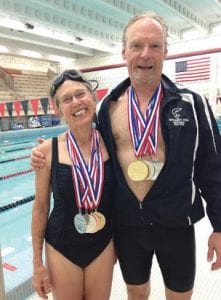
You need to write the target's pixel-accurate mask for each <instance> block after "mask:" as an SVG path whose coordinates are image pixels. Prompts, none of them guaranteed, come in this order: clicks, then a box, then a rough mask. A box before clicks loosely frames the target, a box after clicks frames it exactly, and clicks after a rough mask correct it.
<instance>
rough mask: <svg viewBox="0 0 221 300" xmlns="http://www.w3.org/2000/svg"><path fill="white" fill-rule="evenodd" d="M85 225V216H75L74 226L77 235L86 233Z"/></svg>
mask: <svg viewBox="0 0 221 300" xmlns="http://www.w3.org/2000/svg"><path fill="white" fill-rule="evenodd" d="M87 223H88V222H87V217H85V215H82V214H81V213H78V214H77V215H75V217H74V226H75V229H76V230H77V232H78V233H80V234H83V233H85V232H86V228H87Z"/></svg>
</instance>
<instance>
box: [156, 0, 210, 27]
mask: <svg viewBox="0 0 221 300" xmlns="http://www.w3.org/2000/svg"><path fill="white" fill-rule="evenodd" d="M157 1H158V2H159V3H161V4H163V5H164V6H166V7H168V8H169V9H170V10H172V11H174V12H175V13H176V14H178V15H179V16H180V17H181V18H182V19H184V20H185V21H187V22H188V23H189V24H191V25H192V26H194V27H196V28H197V29H199V30H200V31H202V32H204V33H209V26H208V24H207V23H206V22H205V21H204V20H203V19H201V18H200V17H199V16H198V15H197V14H196V13H195V12H194V11H192V10H191V9H189V8H188V7H187V6H185V5H184V4H183V2H182V3H181V2H180V1H176V0H157ZM199 5H200V4H199Z"/></svg>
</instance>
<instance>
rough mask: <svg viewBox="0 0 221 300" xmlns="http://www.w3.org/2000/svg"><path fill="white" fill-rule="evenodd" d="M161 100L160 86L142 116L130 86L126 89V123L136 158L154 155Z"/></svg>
mask: <svg viewBox="0 0 221 300" xmlns="http://www.w3.org/2000/svg"><path fill="white" fill-rule="evenodd" d="M161 99H162V88H161V84H160V85H159V86H158V88H157V89H156V90H155V91H154V93H153V95H152V97H151V99H150V101H149V104H148V106H147V110H146V115H145V116H144V115H143V114H142V112H141V110H140V107H139V100H138V98H137V96H136V93H135V90H134V88H133V87H132V86H130V87H129V88H128V121H129V130H130V135H131V139H132V143H133V147H134V153H135V156H136V157H142V156H144V155H145V154H146V153H149V154H150V155H153V154H156V149H157V139H158V127H159V107H160V101H161Z"/></svg>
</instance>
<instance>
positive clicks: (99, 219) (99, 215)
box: [92, 211, 106, 231]
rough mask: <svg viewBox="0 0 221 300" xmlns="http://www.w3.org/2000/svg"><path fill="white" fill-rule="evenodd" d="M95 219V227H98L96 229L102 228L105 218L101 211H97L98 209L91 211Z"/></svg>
mask: <svg viewBox="0 0 221 300" xmlns="http://www.w3.org/2000/svg"><path fill="white" fill-rule="evenodd" d="M92 214H93V215H94V216H95V217H96V219H97V228H98V231H99V230H101V229H103V228H104V226H105V224H106V219H105V216H104V215H103V214H102V213H101V212H98V211H95V212H93V213H92Z"/></svg>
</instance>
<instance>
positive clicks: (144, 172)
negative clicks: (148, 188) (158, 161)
mask: <svg viewBox="0 0 221 300" xmlns="http://www.w3.org/2000/svg"><path fill="white" fill-rule="evenodd" d="M153 173H154V168H153V165H152V164H151V162H149V161H145V160H141V159H140V160H137V161H134V162H132V163H130V164H129V166H128V169H127V174H128V176H129V178H130V179H132V180H133V181H142V180H149V178H150V177H152V176H153Z"/></svg>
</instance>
